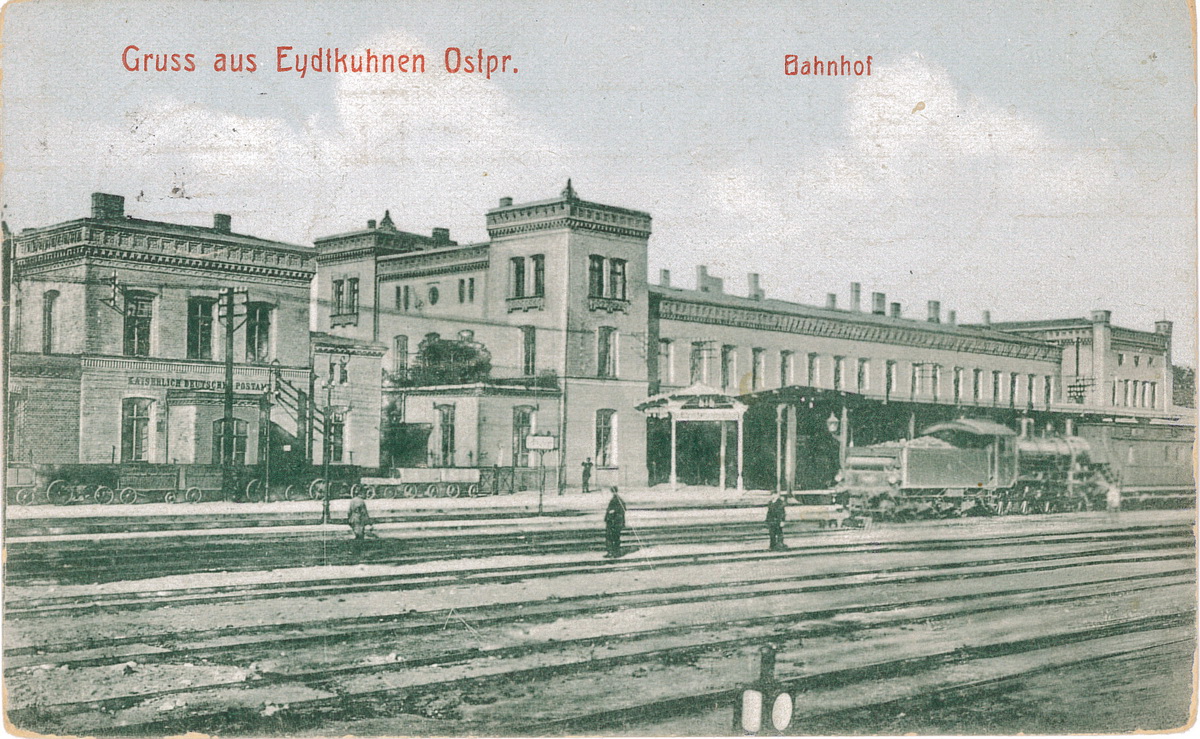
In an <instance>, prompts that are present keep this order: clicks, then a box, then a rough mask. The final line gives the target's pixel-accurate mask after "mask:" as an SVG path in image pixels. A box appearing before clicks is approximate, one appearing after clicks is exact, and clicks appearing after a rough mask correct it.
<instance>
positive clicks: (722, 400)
mask: <svg viewBox="0 0 1200 739" xmlns="http://www.w3.org/2000/svg"><path fill="white" fill-rule="evenodd" d="M637 409H638V410H639V411H641V412H642V413H645V414H646V415H647V416H650V417H652V418H669V419H670V420H671V487H676V486H677V485H678V481H679V478H678V476H677V473H676V466H677V464H678V463H677V460H676V457H677V450H676V447H677V442H676V435H677V434H676V426H677V425H678V424H680V423H685V422H688V421H717V422H720V424H721V457H720V470H721V472H720V483H719V484H720V486H721V489H722V490H724V489H725V447H726V443H727V442H726V440H725V430H726V425H725V422H726V421H734V422H736V423H737V489H738V490H741V489H742V457H743V451H742V450H743V446H744V444H745V442H744V436H745V434H744V431H743V426H742V417H743V416H744V415H746V404H745V403H743V402H742V401H740V400H738V399H737V398H735V397H733V396H732V395H726V394H725V393H723V392H721V391H720V390H717V389H716V388H714V387H709V386H707V385H702V384H699V383H697V384H695V385H692V386H690V387H685V388H683V389H682V390H671V391H668V392H665V393H660V394H658V395H652V396H650V397H649V398H647V399H646V400H645V401H644V402H642V403H640V404H638V406H637Z"/></svg>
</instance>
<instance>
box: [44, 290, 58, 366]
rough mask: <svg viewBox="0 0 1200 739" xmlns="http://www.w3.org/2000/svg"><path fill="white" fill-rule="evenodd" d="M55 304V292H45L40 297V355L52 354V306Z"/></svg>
mask: <svg viewBox="0 0 1200 739" xmlns="http://www.w3.org/2000/svg"><path fill="white" fill-rule="evenodd" d="M57 302H58V291H57V290H47V291H46V292H45V293H44V294H43V295H42V354H53V353H54V305H55V303H57Z"/></svg>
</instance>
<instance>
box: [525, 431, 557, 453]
mask: <svg viewBox="0 0 1200 739" xmlns="http://www.w3.org/2000/svg"><path fill="white" fill-rule="evenodd" d="M525 448H526V449H528V450H530V451H533V452H552V451H554V450H555V449H557V448H558V439H557V438H555V437H554V436H551V435H550V434H530V435H529V436H526V437H525Z"/></svg>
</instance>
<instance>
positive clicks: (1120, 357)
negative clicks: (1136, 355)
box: [1117, 354, 1125, 367]
mask: <svg viewBox="0 0 1200 739" xmlns="http://www.w3.org/2000/svg"><path fill="white" fill-rule="evenodd" d="M1123 364H1125V355H1124V354H1117V366H1118V367H1120V366H1121V365H1123Z"/></svg>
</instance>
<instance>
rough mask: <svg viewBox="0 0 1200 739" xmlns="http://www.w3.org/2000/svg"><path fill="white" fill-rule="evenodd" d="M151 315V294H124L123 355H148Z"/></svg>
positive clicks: (152, 300) (152, 311) (152, 299)
mask: <svg viewBox="0 0 1200 739" xmlns="http://www.w3.org/2000/svg"><path fill="white" fill-rule="evenodd" d="M153 317H154V296H153V295H148V294H145V293H126V294H125V356H127V357H148V356H150V322H151V320H152V319H153Z"/></svg>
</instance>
